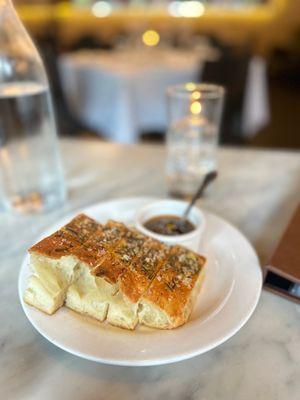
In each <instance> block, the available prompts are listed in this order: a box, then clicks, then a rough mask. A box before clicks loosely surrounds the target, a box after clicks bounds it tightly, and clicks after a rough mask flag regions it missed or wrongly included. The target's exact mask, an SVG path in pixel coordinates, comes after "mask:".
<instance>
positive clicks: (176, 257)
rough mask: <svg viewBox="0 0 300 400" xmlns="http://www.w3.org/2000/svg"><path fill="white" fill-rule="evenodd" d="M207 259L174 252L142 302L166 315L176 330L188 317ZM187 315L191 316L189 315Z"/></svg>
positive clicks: (178, 249)
mask: <svg viewBox="0 0 300 400" xmlns="http://www.w3.org/2000/svg"><path fill="white" fill-rule="evenodd" d="M205 261H206V260H205V258H204V257H202V256H200V255H198V254H196V253H194V252H193V251H190V250H188V249H185V248H184V247H181V246H174V247H173V248H171V250H170V253H169V256H168V259H167V261H166V263H165V264H164V265H163V266H162V268H161V269H160V270H159V272H158V274H157V275H156V277H155V278H154V280H153V282H152V283H151V285H150V287H149V289H148V291H147V293H146V294H145V295H144V296H143V299H144V300H145V301H147V302H148V303H149V304H153V306H155V307H158V308H159V309H161V310H162V311H164V312H165V313H166V314H167V315H168V316H169V318H170V320H171V321H172V325H173V327H175V326H179V325H182V324H183V323H185V322H186V320H187V318H188V317H189V313H187V311H186V308H191V307H192V305H191V304H190V297H191V292H192V291H193V289H194V286H195V285H196V283H197V280H198V277H199V274H200V272H201V270H202V268H203V267H204V264H205ZM187 314H188V315H187Z"/></svg>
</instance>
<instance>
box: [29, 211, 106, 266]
mask: <svg viewBox="0 0 300 400" xmlns="http://www.w3.org/2000/svg"><path fill="white" fill-rule="evenodd" d="M101 229H102V227H101V225H100V224H99V223H98V222H96V221H94V220H93V219H92V218H90V217H88V216H86V215H84V214H79V215H77V216H76V217H75V218H73V219H72V220H71V221H70V222H69V223H68V224H67V225H65V226H64V227H63V228H62V229H60V230H58V231H57V232H55V233H53V234H52V235H50V236H48V237H46V238H45V239H42V240H41V241H40V242H38V243H36V244H35V245H34V246H32V247H30V249H29V250H28V251H29V253H38V254H40V255H43V256H46V257H50V258H56V259H58V258H60V257H63V256H66V255H71V254H73V253H74V250H75V248H76V247H77V246H80V245H82V244H83V243H84V242H85V241H87V240H88V239H89V237H91V236H92V235H93V234H94V233H95V232H96V231H97V230H101Z"/></svg>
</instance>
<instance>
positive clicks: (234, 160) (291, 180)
mask: <svg viewBox="0 0 300 400" xmlns="http://www.w3.org/2000/svg"><path fill="white" fill-rule="evenodd" d="M62 153H63V156H64V164H65V169H66V176H67V182H68V187H69V200H68V202H67V204H66V205H65V206H64V207H63V208H62V209H60V210H58V211H57V212H55V213H53V214H51V215H48V216H44V217H43V216H37V217H35V218H33V219H32V221H31V225H30V224H29V223H26V226H24V227H22V226H21V220H19V221H18V224H17V225H16V228H15V235H14V237H13V238H12V240H14V241H16V240H18V241H19V242H20V250H19V252H17V253H16V254H15V255H13V256H11V257H6V258H4V257H2V255H1V266H0V302H1V308H0V320H1V328H0V348H1V352H0V371H1V373H0V387H1V398H3V399H9V400H31V399H43V400H47V399H49V400H52V399H57V400H61V399H63V400H74V399H76V400H86V399H88V400H94V399H95V400H96V399H107V400H114V399H122V400H127V399H128V400H141V399H142V400H152V399H153V400H154V399H170V400H182V399H193V400H204V399H207V400H216V399H218V400H219V399H220V400H233V399H238V400H253V399H256V400H266V399H267V400H275V399H280V400H281V399H289V400H298V399H299V392H300V369H299V365H300V345H299V344H300V318H299V317H300V307H299V305H297V304H295V303H292V302H289V301H287V300H285V299H283V298H280V297H277V296H275V295H273V294H270V293H267V292H263V293H262V296H261V299H260V302H259V304H258V307H257V309H256V311H255V312H254V315H253V316H252V317H251V319H250V320H249V322H248V323H247V325H246V326H245V327H244V328H242V329H241V331H240V332H238V333H237V334H236V335H235V336H234V337H232V338H231V339H230V340H229V341H227V342H226V343H224V344H222V345H221V346H220V347H218V348H216V349H214V350H212V351H210V352H208V353H206V354H203V355H200V356H198V357H195V358H193V359H191V360H187V361H183V362H180V363H177V364H170V365H165V366H155V367H139V368H133V367H115V366H107V365H101V364H96V363H93V362H90V361H86V360H83V359H80V358H76V357H75V356H72V355H70V354H68V353H66V352H64V351H62V350H60V349H58V348H56V347H55V346H53V345H52V344H50V343H48V342H47V340H46V339H44V338H43V337H42V336H40V335H39V334H38V333H37V332H36V331H35V330H34V328H33V327H32V326H31V325H30V323H29V322H28V321H27V319H26V317H25V315H24V313H23V311H22V309H21V306H20V303H19V300H18V294H17V277H18V273H19V269H20V265H21V261H22V258H23V256H24V253H25V249H26V248H27V247H28V246H29V245H30V244H31V243H32V242H33V241H34V240H35V236H36V235H37V234H40V233H41V232H42V230H43V229H44V228H45V227H46V226H48V225H49V224H51V223H53V222H54V221H55V220H56V219H58V218H60V217H62V216H63V215H65V214H66V213H69V212H71V211H74V210H79V209H81V208H83V207H86V206H88V205H89V204H91V203H94V202H98V201H101V200H107V199H112V198H118V197H123V196H137V195H144V196H145V195H146V196H149V195H153V196H163V195H164V194H165V192H164V182H163V174H162V171H163V165H164V149H163V147H161V146H147V145H141V146H122V145H116V144H115V145H112V144H106V143H102V142H100V141H99V142H98V141H89V142H88V141H79V140H78V141H75V140H74V141H71V140H64V141H63V142H62ZM219 160H220V175H219V178H218V180H217V181H216V183H215V184H214V185H213V186H212V187H211V188H210V189H209V192H208V193H207V195H206V197H205V198H204V199H203V200H202V202H200V204H201V205H202V206H203V207H206V208H208V209H209V210H211V211H212V212H215V213H217V214H219V215H221V216H223V217H224V218H226V219H228V220H229V221H231V222H232V223H234V224H235V225H236V226H237V227H238V228H239V229H241V231H242V232H243V233H244V234H245V235H246V236H247V237H248V238H249V239H250V241H251V242H252V244H253V245H254V247H255V248H256V250H257V252H258V254H259V256H260V259H261V261H262V263H264V262H266V259H267V256H268V254H269V253H270V251H271V249H272V247H273V245H274V243H275V242H276V241H277V239H278V238H279V236H280V234H281V232H282V230H283V229H284V227H285V225H286V224H287V222H288V220H289V218H290V216H291V214H292V212H293V209H294V208H295V207H296V205H297V203H298V201H299V198H300V184H299V183H300V182H299V180H300V179H299V177H300V156H299V153H291V152H290V153H289V152H271V151H255V150H239V149H230V148H227V149H221V150H220V151H219ZM33 227H34V229H33ZM7 245H8V246H9V238H7ZM58 329H63V327H59V328H58ZM199 334H201V332H199ZM82 340H84V338H82ZM187 340H188V338H187Z"/></svg>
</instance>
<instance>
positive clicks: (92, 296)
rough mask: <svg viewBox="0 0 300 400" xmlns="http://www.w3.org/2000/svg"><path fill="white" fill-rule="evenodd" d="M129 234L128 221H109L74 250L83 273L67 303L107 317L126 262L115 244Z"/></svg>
mask: <svg viewBox="0 0 300 400" xmlns="http://www.w3.org/2000/svg"><path fill="white" fill-rule="evenodd" d="M127 234H128V229H127V227H126V226H125V225H124V224H121V223H119V222H115V221H109V222H108V223H107V224H106V225H105V226H103V227H101V228H100V229H98V230H97V231H96V232H95V233H94V235H91V236H90V238H89V240H87V241H86V242H85V243H84V245H83V246H81V247H77V248H76V249H75V250H74V255H75V256H76V257H77V259H78V264H79V269H80V274H79V276H78V279H77V281H76V282H74V283H73V284H72V285H71V286H70V287H69V289H68V290H67V295H66V306H67V307H69V308H71V309H73V310H74V311H77V312H79V313H81V314H86V315H89V316H91V317H93V318H96V319H98V320H99V321H103V320H105V319H106V316H107V311H108V307H109V304H110V303H111V302H112V301H113V300H112V299H113V297H112V296H113V295H115V294H116V292H117V290H118V286H117V278H118V276H119V274H120V273H121V272H122V271H123V269H122V268H123V266H122V265H120V263H119V260H117V259H116V258H115V257H114V253H113V250H114V248H115V247H116V246H117V245H118V244H119V243H120V242H121V241H122V238H123V237H124V236H126V235H127Z"/></svg>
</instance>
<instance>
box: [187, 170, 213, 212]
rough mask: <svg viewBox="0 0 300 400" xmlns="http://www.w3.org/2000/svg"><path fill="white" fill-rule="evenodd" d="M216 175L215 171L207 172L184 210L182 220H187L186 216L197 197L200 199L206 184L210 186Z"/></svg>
mask: <svg viewBox="0 0 300 400" xmlns="http://www.w3.org/2000/svg"><path fill="white" fill-rule="evenodd" d="M217 175H218V173H217V171H211V172H209V173H208V174H206V175H205V177H204V179H203V182H202V184H201V185H200V187H199V189H198V190H197V192H196V193H195V194H194V196H193V198H192V200H191V202H190V204H189V205H188V207H187V208H186V210H185V212H184V214H183V219H187V216H188V214H189V212H190V211H191V208H192V207H193V205H194V204H195V202H196V201H197V200H198V199H199V197H201V195H202V193H203V192H204V190H205V188H206V186H207V185H208V184H210V182H211V181H213V180H214V179H216V177H217Z"/></svg>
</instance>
